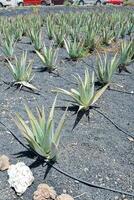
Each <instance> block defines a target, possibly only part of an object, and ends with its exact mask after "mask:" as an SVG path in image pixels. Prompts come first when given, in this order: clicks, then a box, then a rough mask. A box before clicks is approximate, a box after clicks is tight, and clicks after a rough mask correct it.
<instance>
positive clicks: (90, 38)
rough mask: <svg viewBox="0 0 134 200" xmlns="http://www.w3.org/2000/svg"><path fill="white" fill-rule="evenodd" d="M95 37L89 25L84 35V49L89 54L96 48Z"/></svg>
mask: <svg viewBox="0 0 134 200" xmlns="http://www.w3.org/2000/svg"><path fill="white" fill-rule="evenodd" d="M95 37H96V33H95V30H94V29H93V27H92V25H91V24H89V25H88V27H87V30H86V32H85V34H84V47H85V48H86V49H88V51H89V52H92V51H93V50H95V47H96V44H95V43H96V41H95Z"/></svg>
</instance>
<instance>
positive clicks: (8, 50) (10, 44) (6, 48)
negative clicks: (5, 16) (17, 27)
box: [2, 34, 15, 59]
mask: <svg viewBox="0 0 134 200" xmlns="http://www.w3.org/2000/svg"><path fill="white" fill-rule="evenodd" d="M14 47H15V41H14V35H13V34H11V35H9V34H6V35H5V38H4V41H3V44H2V51H3V53H4V55H5V57H6V58H8V59H10V58H12V57H13V54H14Z"/></svg>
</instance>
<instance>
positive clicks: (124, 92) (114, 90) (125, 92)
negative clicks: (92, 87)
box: [108, 88, 134, 95]
mask: <svg viewBox="0 0 134 200" xmlns="http://www.w3.org/2000/svg"><path fill="white" fill-rule="evenodd" d="M108 90H111V91H113V92H120V93H123V94H130V95H134V93H133V92H132V93H131V92H127V91H122V90H116V89H112V88H108Z"/></svg>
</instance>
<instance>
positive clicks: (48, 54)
mask: <svg viewBox="0 0 134 200" xmlns="http://www.w3.org/2000/svg"><path fill="white" fill-rule="evenodd" d="M36 54H37V56H38V57H39V58H40V60H41V61H42V63H43V64H44V66H45V68H47V70H48V71H49V72H52V71H53V70H55V68H56V62H57V57H58V49H54V47H53V45H51V46H50V47H46V46H45V45H44V47H43V50H42V52H41V53H40V52H39V51H36Z"/></svg>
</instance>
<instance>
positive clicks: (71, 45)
mask: <svg viewBox="0 0 134 200" xmlns="http://www.w3.org/2000/svg"><path fill="white" fill-rule="evenodd" d="M64 44H65V48H66V50H67V53H68V55H69V57H70V58H71V59H72V60H73V61H76V60H77V59H78V58H81V57H83V56H84V55H85V50H84V47H83V41H77V38H74V40H73V41H71V40H70V39H64Z"/></svg>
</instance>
